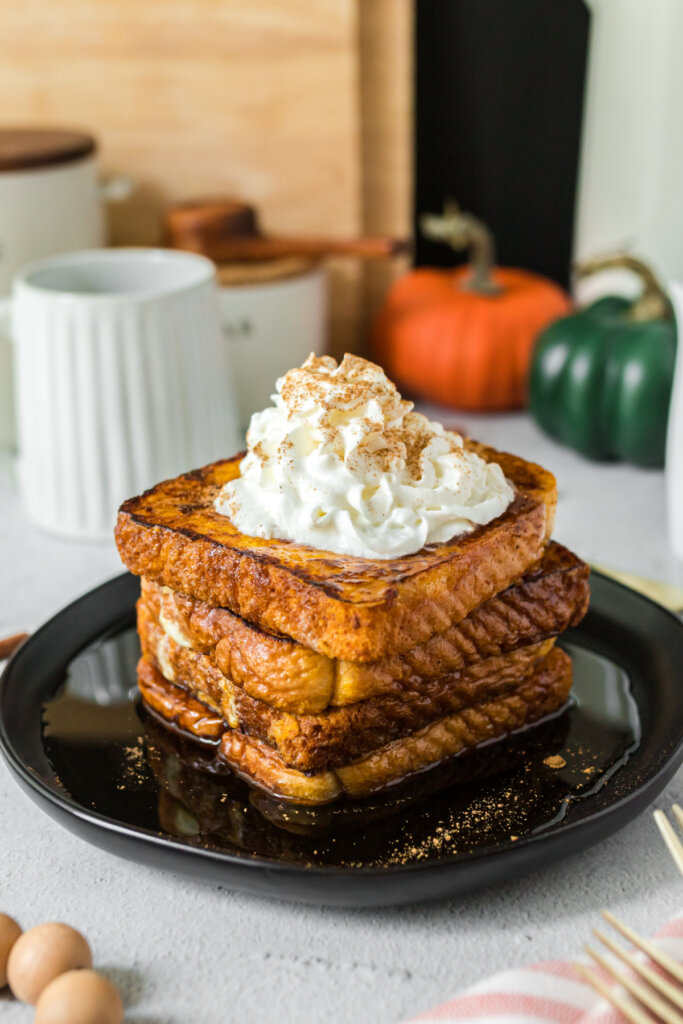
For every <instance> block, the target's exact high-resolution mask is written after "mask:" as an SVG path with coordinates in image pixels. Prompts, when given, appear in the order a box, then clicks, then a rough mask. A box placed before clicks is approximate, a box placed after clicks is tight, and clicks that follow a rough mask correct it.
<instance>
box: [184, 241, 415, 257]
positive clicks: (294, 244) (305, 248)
mask: <svg viewBox="0 0 683 1024" xmlns="http://www.w3.org/2000/svg"><path fill="white" fill-rule="evenodd" d="M183 248H185V246H183ZM193 248H194V250H195V251H196V252H201V253H203V255H204V256H208V257H209V259H212V260H214V262H216V263H250V262H256V261H258V260H272V259H281V258H282V257H285V256H308V257H311V258H316V257H317V258H322V257H323V256H355V257H356V258H358V259H363V260H380V259H386V258H387V257H388V256H396V255H398V254H400V253H403V252H406V251H407V245H406V243H405V242H403V241H401V240H400V239H397V238H384V237H376V238H373V237H368V238H348V239H346V238H345V239H342V238H277V237H272V238H269V237H267V236H266V237H263V238H259V237H254V238H250V237H248V236H246V237H244V238H225V239H211V240H209V239H205V240H204V241H203V242H202V243H198V244H197V245H196V246H193Z"/></svg>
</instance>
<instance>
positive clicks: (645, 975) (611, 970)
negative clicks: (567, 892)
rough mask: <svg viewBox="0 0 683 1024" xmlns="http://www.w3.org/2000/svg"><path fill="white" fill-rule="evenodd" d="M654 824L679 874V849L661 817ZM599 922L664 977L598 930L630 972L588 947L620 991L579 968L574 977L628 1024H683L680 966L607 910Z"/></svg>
mask: <svg viewBox="0 0 683 1024" xmlns="http://www.w3.org/2000/svg"><path fill="white" fill-rule="evenodd" d="M673 814H674V817H675V818H676V821H677V822H678V823H679V824H680V825H681V826H683V809H681V807H679V805H678V804H674V806H673ZM654 818H655V821H656V822H657V827H658V828H659V830H660V832H661V833H662V836H663V837H664V841H665V843H666V845H667V848H668V849H669V851H670V853H671V856H672V857H673V859H674V861H675V862H676V865H677V866H678V868H679V870H680V871H681V873H683V844H682V843H681V841H680V839H679V838H678V836H677V835H676V832H675V831H674V829H673V826H672V825H671V823H670V821H669V819H668V818H667V817H666V815H665V814H664V812H663V811H655V812H654ZM602 916H603V918H604V919H605V921H606V922H607V923H608V924H609V925H611V926H612V928H614V929H615V930H616V931H617V932H619V934H620V935H621V936H622V937H623V938H625V939H626V940H627V941H628V942H630V943H631V945H632V946H635V948H636V949H639V950H640V951H641V953H645V955H646V956H647V957H648V959H649V960H650V961H651V962H652V963H653V964H656V965H657V966H658V967H659V968H660V971H661V972H663V973H660V972H658V971H655V970H654V969H653V968H652V967H651V966H650V965H649V964H647V963H644V962H643V961H642V960H639V959H637V957H636V956H635V955H634V954H633V953H630V952H628V951H627V950H626V949H624V947H623V946H621V945H620V944H619V943H618V942H615V940H614V939H613V938H611V937H610V936H609V935H607V934H605V933H604V932H602V931H600V929H598V928H595V929H593V934H594V935H595V937H596V938H597V939H598V940H599V941H600V942H601V943H602V944H603V946H605V947H606V948H607V949H608V950H609V951H610V952H611V953H613V954H614V955H615V956H616V957H618V958H619V960H621V962H622V963H623V964H625V965H626V967H627V968H629V972H628V973H627V972H626V971H624V970H621V969H620V968H619V967H616V966H615V965H614V964H613V963H611V962H610V961H609V960H607V959H606V958H605V957H604V956H603V955H602V954H601V953H599V952H598V951H597V950H595V949H593V948H592V947H591V946H586V947H585V948H586V952H587V953H588V955H589V956H590V957H591V958H592V959H593V960H594V961H595V962H596V964H597V965H598V966H599V967H600V968H601V969H602V972H603V974H604V975H606V976H607V978H611V979H613V981H616V982H617V984H618V985H619V986H621V989H623V991H619V989H618V988H615V987H614V986H613V985H610V984H609V982H608V981H607V980H606V978H605V977H604V976H603V975H601V974H598V973H596V972H595V971H594V970H590V969H589V968H587V967H584V966H583V964H577V967H578V970H579V973H580V974H581V975H582V977H583V978H584V979H585V980H586V981H587V982H588V983H589V984H590V985H592V986H593V988H594V989H595V990H596V991H597V992H599V993H600V995H601V996H603V997H604V998H605V999H607V1001H608V1002H610V1003H611V1004H612V1006H614V1007H615V1008H616V1009H617V1010H619V1011H620V1013H622V1014H623V1015H624V1017H625V1018H626V1019H627V1020H629V1021H632V1022H633V1024H653V1020H652V1015H654V1016H655V1017H656V1018H657V1019H658V1020H660V1021H664V1022H665V1024H683V966H682V965H681V964H679V963H677V962H676V961H675V960H674V959H673V958H672V957H670V956H669V955H668V954H667V953H664V952H663V951H662V950H661V949H658V947H657V946H656V945H655V944H654V943H653V942H650V941H649V940H648V939H643V938H641V936H640V935H638V934H637V932H634V931H633V929H632V928H629V927H628V925H626V924H624V923H623V922H622V921H619V920H618V919H617V918H616V917H615V916H614V914H611V913H610V912H609V910H603V912H602ZM626 993H628V995H627V994H626ZM646 1011H649V1012H646Z"/></svg>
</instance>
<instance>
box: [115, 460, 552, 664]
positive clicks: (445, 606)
mask: <svg viewBox="0 0 683 1024" xmlns="http://www.w3.org/2000/svg"><path fill="white" fill-rule="evenodd" d="M468 446H470V447H473V448H475V449H476V451H477V452H478V453H479V454H480V455H482V457H484V458H486V459H488V460H492V461H496V462H498V463H499V464H500V466H501V468H502V469H503V472H504V473H505V475H506V476H507V477H508V479H509V480H510V481H511V482H512V483H513V484H514V485H515V488H516V491H517V494H516V497H515V498H514V500H513V502H512V503H511V505H510V506H509V508H508V509H507V510H506V512H505V513H504V514H503V515H502V516H499V517H498V518H497V519H495V520H493V522H491V523H489V524H488V525H487V526H485V527H478V528H476V529H475V530H473V531H472V532H471V533H469V534H464V535H461V536H459V537H456V538H454V539H453V540H451V541H448V542H447V543H445V544H435V545H430V546H429V547H427V548H424V549H423V550H422V551H419V552H417V553H416V554H414V555H408V556H406V557H404V558H398V559H391V560H382V559H363V558H353V557H350V556H346V555H335V554H332V553H331V552H328V551H320V550H317V549H315V548H310V547H307V546H305V545H300V544H292V543H291V542H289V541H281V540H265V539H262V538H255V537H248V536H245V535H244V534H241V533H240V532H239V531H238V530H237V529H236V528H235V527H234V526H233V524H232V523H231V522H230V520H229V519H227V518H226V517H225V516H222V515H219V514H218V513H217V512H216V511H215V510H214V507H213V502H214V499H215V498H216V496H217V494H218V492H219V490H220V488H221V487H222V486H223V485H224V484H225V483H226V482H227V481H228V480H231V479H234V478H235V477H236V476H237V475H238V474H239V462H240V461H241V456H235V457H234V458H233V459H229V460H224V461H221V462H216V463H213V464H212V465H210V466H205V467H204V468H203V469H199V470H195V471H194V472H192V473H187V474H185V475H183V476H180V477H177V478H176V479H175V480H168V481H165V482H164V483H162V484H159V485H157V486H156V487H154V488H152V489H151V490H149V491H146V492H145V493H144V494H143V495H141V496H140V497H137V498H131V499H130V500H129V501H126V502H124V504H123V505H122V506H121V509H120V511H119V516H118V521H117V525H116V531H115V536H116V542H117V545H118V549H119V553H120V555H121V558H122V559H123V561H124V563H125V564H126V565H127V567H128V568H129V569H130V570H131V572H134V573H136V574H137V575H139V576H145V577H147V578H148V579H151V580H154V581H155V582H157V583H160V584H162V585H164V586H167V587H170V588H171V589H172V590H175V591H178V592H180V593H182V594H185V595H187V596H189V597H194V598H197V599H198V600H200V601H205V602H207V603H208V604H211V605H213V606H215V607H225V608H228V609H229V610H230V611H232V612H234V613H235V614H237V615H239V616H241V617H242V618H244V619H247V620H248V621H249V622H253V623H255V624H256V625H258V626H260V627H261V628H262V629H264V630H270V631H273V632H276V633H282V634H285V635H287V636H290V637H292V638H293V639H295V640H297V641H299V643H301V644H304V646H307V647H311V648H313V649H314V650H316V651H318V652H319V653H321V654H325V655H327V656H328V657H330V658H340V659H345V660H349V661H377V660H378V659H380V658H383V657H385V656H386V655H387V654H389V653H397V652H401V651H407V650H410V649H411V648H412V647H414V646H415V645H416V644H420V643H424V642H425V641H426V640H428V639H429V638H430V637H431V636H434V635H435V634H437V633H442V632H443V631H444V630H445V629H447V628H448V627H449V626H451V625H452V624H453V623H454V622H458V621H460V620H461V619H463V618H465V616H466V615H468V614H469V613H470V612H471V611H472V610H473V609H474V608H476V607H477V606H478V605H479V604H481V603H482V602H483V601H485V600H487V599H488V598H489V597H492V596H493V595H494V594H497V593H498V592H499V591H500V590H503V589H504V588H505V587H507V586H509V584H510V583H512V582H513V581H514V580H515V579H517V578H518V577H519V576H521V575H522V574H523V573H524V572H525V571H526V570H527V569H528V568H529V566H531V565H532V564H533V563H534V562H536V561H537V560H538V559H539V558H540V556H541V554H542V550H543V546H544V544H545V542H546V540H547V538H548V536H549V529H550V527H551V525H552V509H554V505H555V500H556V489H555V479H554V477H553V476H552V474H551V473H548V472H547V471H546V470H544V469H542V468H541V467H540V466H535V465H534V464H532V463H528V462H525V461H524V460H522V459H518V458H517V457H515V456H512V455H508V454H506V453H501V452H495V451H494V450H493V449H489V448H486V447H485V446H482V445H475V444H474V442H471V443H470V442H468Z"/></svg>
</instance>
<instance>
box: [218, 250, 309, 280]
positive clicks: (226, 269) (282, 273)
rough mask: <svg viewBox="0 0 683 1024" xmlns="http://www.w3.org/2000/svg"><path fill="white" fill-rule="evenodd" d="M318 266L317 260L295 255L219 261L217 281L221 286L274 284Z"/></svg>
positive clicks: (298, 275)
mask: <svg viewBox="0 0 683 1024" xmlns="http://www.w3.org/2000/svg"><path fill="white" fill-rule="evenodd" d="M317 266H318V260H307V259H302V258H299V257H296V256H289V257H282V258H281V259H276V260H263V262H261V263H221V264H219V265H218V266H217V268H216V269H217V271H218V282H219V284H220V285H221V287H223V288H230V287H234V286H235V285H245V284H247V285H248V284H253V285H256V284H275V283H276V282H277V281H285V280H286V279H287V278H290V277H301V275H302V274H308V273H309V271H311V270H313V268H314V267H317Z"/></svg>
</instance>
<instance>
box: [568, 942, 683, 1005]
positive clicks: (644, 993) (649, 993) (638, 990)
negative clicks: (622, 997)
mask: <svg viewBox="0 0 683 1024" xmlns="http://www.w3.org/2000/svg"><path fill="white" fill-rule="evenodd" d="M586 952H587V953H588V955H589V956H592V957H593V959H594V960H595V962H596V963H597V964H599V965H600V967H602V969H603V971H605V972H606V973H607V974H609V976H610V977H611V978H614V980H615V981H616V982H617V983H618V984H619V985H621V987H622V988H625V989H626V991H627V992H630V993H631V995H632V996H633V998H634V999H637V1000H638V1002H639V1003H641V1004H642V1005H643V1006H644V1007H645V1008H646V1009H648V1010H651V1011H652V1013H654V1014H656V1015H657V1016H658V1017H659V1018H660V1019H661V1020H663V1021H664V1022H665V1024H681V1021H683V1016H682V1015H681V1014H680V1013H678V1011H677V1010H675V1009H674V1007H673V1006H671V1004H670V1003H665V1002H664V1000H663V999H660V997H659V996H658V995H657V993H656V992H654V991H653V990H652V989H651V988H648V986H647V985H643V984H642V983H641V982H639V981H635V980H634V979H633V978H629V976H628V975H627V974H626V973H625V972H624V971H621V970H619V968H618V967H615V966H614V964H611V963H610V962H609V960H608V959H607V958H606V957H604V956H602V955H601V954H600V953H598V952H597V950H595V949H591V947H590V946H586Z"/></svg>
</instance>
